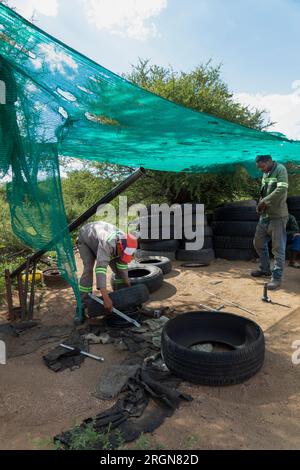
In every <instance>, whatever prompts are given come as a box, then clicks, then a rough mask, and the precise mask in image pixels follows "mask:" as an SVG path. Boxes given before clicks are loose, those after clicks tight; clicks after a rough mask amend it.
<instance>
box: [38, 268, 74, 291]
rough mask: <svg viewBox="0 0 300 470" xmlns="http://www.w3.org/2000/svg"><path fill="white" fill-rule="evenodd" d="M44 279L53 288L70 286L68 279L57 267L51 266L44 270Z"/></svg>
mask: <svg viewBox="0 0 300 470" xmlns="http://www.w3.org/2000/svg"><path fill="white" fill-rule="evenodd" d="M43 281H44V284H45V285H46V286H47V287H50V288H52V289H62V288H67V287H70V285H69V283H68V281H66V280H65V279H64V278H63V277H62V275H61V273H60V271H59V270H58V269H57V268H49V269H46V270H45V271H43Z"/></svg>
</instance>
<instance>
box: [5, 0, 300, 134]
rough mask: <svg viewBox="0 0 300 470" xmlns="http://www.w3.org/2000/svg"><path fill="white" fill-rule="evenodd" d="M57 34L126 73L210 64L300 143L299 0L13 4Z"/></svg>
mask: <svg viewBox="0 0 300 470" xmlns="http://www.w3.org/2000/svg"><path fill="white" fill-rule="evenodd" d="M9 4H10V6H14V7H16V8H17V10H18V12H19V13H21V14H22V15H23V16H26V17H27V18H31V17H32V15H33V13H34V15H35V23H36V24H37V25H38V26H39V27H41V28H43V29H45V30H46V31H47V32H49V33H50V34H52V35H54V36H56V37H58V38H59V39H61V40H62V41H64V42H65V43H67V44H69V45H70V46H72V47H74V48H75V49H77V50H79V51H80V52H83V53H84V54H86V55H88V56H89V57H91V58H92V59H94V60H96V61H97V62H98V63H100V64H101V65H103V66H104V67H107V68H108V69H110V70H112V71H114V72H116V73H122V72H126V71H128V70H129V68H130V64H134V63H136V62H137V58H138V57H142V58H151V59H152V61H153V63H156V64H161V65H169V64H170V65H172V66H173V67H174V69H177V70H190V69H191V68H193V67H194V66H196V65H197V64H199V63H201V62H205V61H207V60H209V59H210V58H212V59H213V61H214V63H216V64H218V63H220V62H222V64H223V77H224V79H225V80H226V81H227V83H228V84H229V87H230V89H231V90H232V91H233V92H234V93H235V95H236V97H237V99H238V100H240V101H241V102H243V103H246V104H249V105H251V106H256V107H260V108H266V109H268V110H269V112H270V115H271V119H272V121H276V122H277V124H276V125H275V127H274V128H273V129H272V130H276V131H280V132H283V133H285V134H286V135H288V136H289V137H290V138H293V139H300V61H299V44H300V27H299V25H300V0H243V1H241V0H9Z"/></svg>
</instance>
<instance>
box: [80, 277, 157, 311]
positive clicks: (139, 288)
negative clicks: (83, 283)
mask: <svg viewBox="0 0 300 470" xmlns="http://www.w3.org/2000/svg"><path fill="white" fill-rule="evenodd" d="M109 296H110V298H111V300H112V301H113V304H114V307H115V308H117V309H118V310H121V312H126V311H129V310H134V309H135V308H136V307H138V306H140V305H142V304H143V303H144V302H147V301H148V300H149V290H148V288H147V286H145V285H142V284H141V285H134V286H132V287H127V288H125V289H122V290H120V291H116V292H111V293H110V294H109ZM87 307H88V315H89V316H90V317H99V316H101V315H104V314H105V310H104V307H103V306H101V305H100V304H99V303H98V302H96V301H95V300H93V299H89V300H88V301H87Z"/></svg>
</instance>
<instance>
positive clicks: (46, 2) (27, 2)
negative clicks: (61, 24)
mask: <svg viewBox="0 0 300 470" xmlns="http://www.w3.org/2000/svg"><path fill="white" fill-rule="evenodd" d="M58 1H59V0H10V1H9V6H10V7H15V8H16V9H17V12H18V13H20V15H22V16H24V17H25V18H27V19H30V18H31V17H32V16H33V14H34V12H35V11H36V12H38V13H41V14H42V15H45V16H57V13H58Z"/></svg>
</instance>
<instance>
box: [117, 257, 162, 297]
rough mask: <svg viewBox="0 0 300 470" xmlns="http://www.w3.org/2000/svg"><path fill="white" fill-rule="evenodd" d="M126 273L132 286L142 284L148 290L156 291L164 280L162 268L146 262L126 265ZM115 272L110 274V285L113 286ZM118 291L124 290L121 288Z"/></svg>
mask: <svg viewBox="0 0 300 470" xmlns="http://www.w3.org/2000/svg"><path fill="white" fill-rule="evenodd" d="M128 275H129V278H130V282H131V285H132V286H136V285H140V284H144V285H145V286H146V287H147V288H148V290H149V292H151V293H152V292H156V291H157V290H159V289H160V288H161V287H162V285H163V281H164V275H163V273H162V270H161V269H160V268H158V267H157V266H151V265H146V264H138V263H136V264H132V265H131V266H128ZM115 277H116V276H115V274H114V273H113V274H112V276H111V285H112V287H114V280H115ZM119 292H120V293H122V292H124V290H123V289H122V290H121V291H119Z"/></svg>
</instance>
